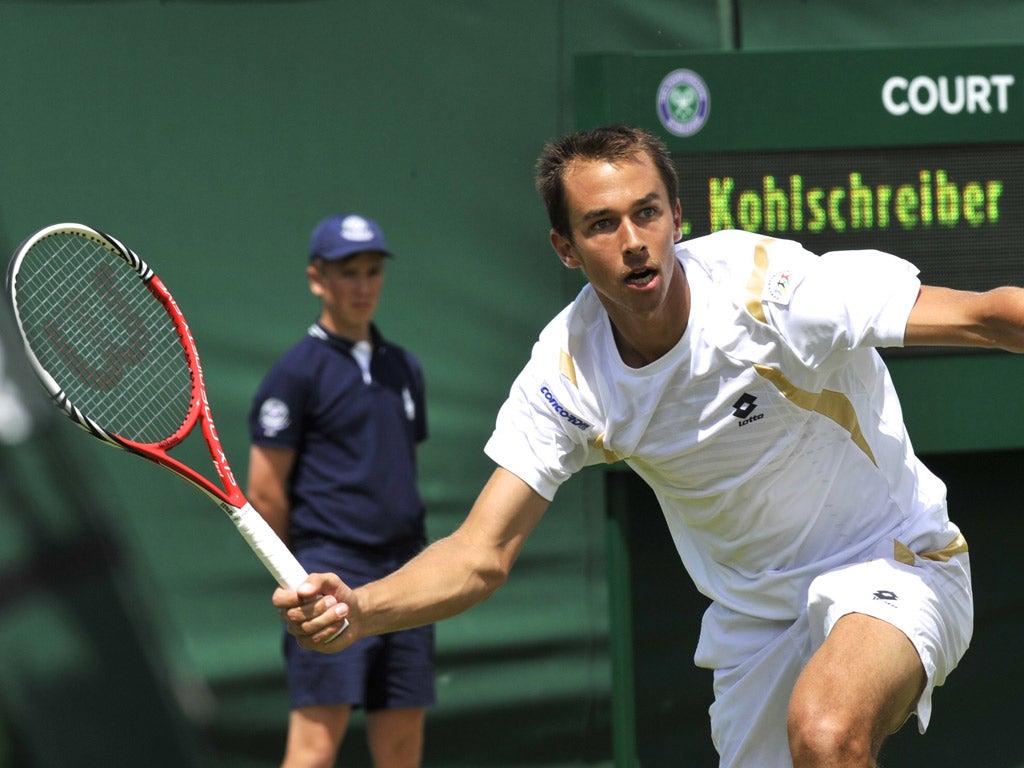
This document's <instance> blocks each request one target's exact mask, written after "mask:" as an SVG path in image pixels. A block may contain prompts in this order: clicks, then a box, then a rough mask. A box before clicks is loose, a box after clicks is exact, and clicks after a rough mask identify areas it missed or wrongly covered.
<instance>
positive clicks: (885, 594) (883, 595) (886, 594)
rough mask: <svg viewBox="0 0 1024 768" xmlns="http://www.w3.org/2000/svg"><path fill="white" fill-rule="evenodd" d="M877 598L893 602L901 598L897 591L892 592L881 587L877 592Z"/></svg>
mask: <svg viewBox="0 0 1024 768" xmlns="http://www.w3.org/2000/svg"><path fill="white" fill-rule="evenodd" d="M875 600H887V601H889V602H893V601H895V600H899V598H898V597H897V596H896V593H895V592H890V591H889V590H888V589H880V590H878V591H877V592H875Z"/></svg>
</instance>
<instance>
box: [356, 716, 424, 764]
mask: <svg viewBox="0 0 1024 768" xmlns="http://www.w3.org/2000/svg"><path fill="white" fill-rule="evenodd" d="M425 720H426V708H424V707H408V708H402V709H377V710H374V711H372V712H367V714H366V739H367V742H368V743H369V746H370V754H371V755H373V764H374V766H375V768H417V766H419V765H420V761H421V760H422V756H423V729H424V721H425Z"/></svg>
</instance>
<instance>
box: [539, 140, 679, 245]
mask: <svg viewBox="0 0 1024 768" xmlns="http://www.w3.org/2000/svg"><path fill="white" fill-rule="evenodd" d="M641 153H645V154H647V156H648V157H650V158H651V161H652V162H653V163H654V166H655V167H656V168H657V169H658V173H659V174H660V175H661V180H662V181H663V182H664V184H665V189H666V190H667V191H668V199H669V202H670V203H674V202H675V200H676V198H677V197H678V196H679V179H678V177H677V176H676V169H675V166H673V165H672V157H671V155H669V152H668V148H667V147H666V146H665V143H664V142H663V141H662V140H661V139H659V138H658V137H657V136H655V135H653V134H651V133H648V132H647V131H644V130H642V129H640V128H633V127H631V126H628V125H606V126H602V127H600V128H592V129H589V130H583V131H577V132H575V133H570V134H568V135H566V136H563V137H562V138H560V139H557V140H555V141H552V142H549V143H548V144H547V145H546V146H545V147H544V151H543V153H542V154H541V156H540V158H539V159H538V160H537V168H536V177H535V184H536V187H537V192H538V194H540V196H541V199H542V200H543V201H544V205H545V207H546V208H547V211H548V220H549V221H550V222H551V228H552V229H553V230H555V232H557V233H558V234H560V235H561V236H562V237H565V238H567V239H569V240H570V241H571V240H572V229H571V227H570V225H569V208H568V204H567V203H566V200H565V171H566V169H567V168H568V166H569V165H570V164H571V163H572V161H574V160H605V161H609V162H615V161H618V160H622V159H624V158H627V157H631V156H633V155H636V154H641Z"/></svg>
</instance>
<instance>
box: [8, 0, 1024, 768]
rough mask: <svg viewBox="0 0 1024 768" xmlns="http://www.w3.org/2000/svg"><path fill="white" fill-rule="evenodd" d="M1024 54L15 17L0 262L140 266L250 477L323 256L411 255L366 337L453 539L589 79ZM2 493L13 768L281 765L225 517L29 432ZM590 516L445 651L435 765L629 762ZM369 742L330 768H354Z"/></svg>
mask: <svg viewBox="0 0 1024 768" xmlns="http://www.w3.org/2000/svg"><path fill="white" fill-rule="evenodd" d="M1022 37H1024V10H1022V6H1021V5H1020V4H1019V3H1017V2H987V3H984V4H983V6H982V7H980V8H978V7H970V8H968V7H966V6H963V5H962V4H960V3H958V2H952V0H941V1H940V2H932V3H919V4H914V5H907V4H898V5H895V4H891V3H888V2H882V0H870V1H865V2H855V3H850V2H840V1H839V0H830V1H829V2H824V1H822V2H814V3H810V2H806V1H802V0H782V1H781V2H773V3H761V2H756V0H737V1H736V2H726V1H724V0H723V1H721V2H716V1H715V0H702V1H701V0H523V1H522V2H516V3H509V2H493V1H492V0H438V1H437V2H432V3H420V2H413V1H412V0H390V1H389V0H382V1H381V2H377V3H354V2H351V1H350V0H320V1H314V0H309V1H304V0H293V1H290V2H288V1H281V2H251V3H247V2H229V1H222V2H213V1H211V2H202V1H200V0H181V1H177V0H163V1H158V0H107V1H105V2H100V1H97V2H91V1H88V0H81V1H79V2H72V1H67V2H56V1H52V2H47V1H45V0H41V1H39V2H28V1H25V2H12V1H11V0H0V94H2V101H0V104H2V111H0V179H2V181H3V183H2V184H0V250H5V251H6V252H8V253H9V252H11V251H13V249H14V248H15V247H16V245H17V243H18V242H19V241H20V240H21V239H22V238H23V237H25V236H26V235H28V234H29V233H30V232H32V231H34V230H35V229H37V228H39V227H41V226H43V225H45V224H48V223H52V222H55V221H59V220H80V221H83V222H86V223H89V224H92V225H94V226H97V227H100V228H101V229H106V230H108V231H110V232H111V233H113V234H115V235H117V236H118V237H120V238H122V239H124V240H125V241H126V242H127V243H128V244H129V245H130V246H132V247H133V248H134V249H135V250H137V251H138V252H139V253H140V254H141V255H142V256H143V258H146V259H148V260H149V261H150V262H151V263H153V264H154V265H155V266H156V267H157V269H158V271H159V272H160V273H161V275H162V277H163V278H164V279H165V281H166V282H167V283H168V285H169V287H170V288H171V290H172V291H173V292H174V294H175V295H176V297H177V299H178V301H179V303H180V304H181V306H182V308H183V309H184V311H185V313H186V315H187V316H188V318H189V321H190V324H191V326H192V330H193V332H194V333H195V335H196V338H197V341H198V343H199V347H200V353H201V354H202V356H203V361H204V368H205V371H206V376H207V379H208V384H209V388H210V395H211V400H212V403H213V406H214V413H215V416H216V418H217V423H218V428H219V432H220V434H221V437H222V438H223V439H224V441H225V445H226V448H227V451H228V454H229V456H231V457H232V462H233V464H234V465H235V469H236V471H237V472H238V473H239V474H244V466H245V457H246V453H247V441H246V432H245V421H244V419H245V413H246V410H247V408H248V404H249V398H250V397H251V394H252V392H253V390H254V388H255V386H256V384H257V382H258V380H259V378H260V376H261V375H262V373H263V371H264V370H265V369H266V367H267V366H268V365H269V364H270V363H271V361H272V360H273V359H274V358H275V357H276V355H277V354H279V353H280V352H281V351H282V350H283V349H284V348H285V347H286V346H287V345H289V344H290V343H291V342H292V341H293V340H294V339H295V338H297V337H298V335H300V334H301V333H302V331H303V329H304V328H305V326H306V325H307V324H308V322H309V321H310V320H311V319H312V316H313V313H314V311H315V305H314V303H313V300H312V298H311V297H310V296H309V295H308V292H307V290H306V288H305V285H304V280H303V276H302V267H303V264H304V258H305V250H304V249H305V244H306V239H307V237H308V233H309V230H310V228H311V227H312V225H313V224H314V223H315V222H316V221H317V220H318V219H319V218H321V217H322V216H324V215H326V214H327V213H331V212H335V211H339V210H348V209H356V210H361V211H363V212H365V213H367V214H370V215H372V216H374V217H375V218H377V219H378V220H379V221H380V222H381V223H382V224H383V226H384V227H385V230H386V232H387V233H388V237H389V240H390V242H391V245H392V246H393V248H394V250H395V252H396V253H397V258H396V259H395V261H394V262H393V263H392V264H391V266H390V268H389V275H388V288H387V292H386V299H385V302H384V305H383V307H382V309H381V314H380V317H379V320H380V325H381V327H382V328H383V329H384V330H385V332H387V333H388V334H389V335H391V336H393V337H394V338H395V339H396V340H398V341H401V342H403V343H405V344H407V345H408V346H410V347H411V348H413V349H414V350H416V351H417V353H418V354H419V355H420V357H421V359H422V361H423V363H424V366H425V369H426V373H427V377H428V403H429V411H430V418H431V432H432V437H431V440H430V441H429V443H428V444H427V445H426V446H425V447H424V449H423V452H422V464H421V473H422V481H423V483H422V484H423V490H424V493H425V496H426V499H427V503H428V507H429V511H430V532H431V535H432V536H440V535H444V534H445V533H446V532H448V531H449V530H451V529H452V528H453V527H454V526H455V525H457V523H458V521H459V520H460V519H461V516H462V515H463V514H464V513H465V510H466V509H467V508H468V506H469V504H470V503H471V502H472V499H473V497H474V495H475V492H476V490H477V489H478V488H479V486H480V484H481V482H482V481H483V480H484V478H485V477H486V475H487V474H488V473H489V471H490V467H489V464H488V462H487V460H486V458H485V457H484V456H483V454H482V451H481V448H482V445H483V443H484V441H485V440H486V437H487V435H488V434H489V432H490V429H491V425H492V423H493V416H494V413H495V411H496V409H497V407H498V405H499V404H500V402H501V401H502V399H503V397H504V395H505V392H506V391H507V388H508V386H509V384H510V382H511V379H512V377H513V376H514V374H515V373H516V372H517V371H518V369H519V367H520V365H521V364H522V362H523V361H524V360H525V359H526V356H527V354H528V351H529V346H530V344H531V342H532V340H533V338H534V336H535V334H536V332H537V330H538V329H539V328H540V326H541V325H542V324H543V322H544V321H545V320H546V319H547V318H548V317H550V316H551V315H552V314H554V312H556V311H557V310H558V309H559V308H560V307H561V306H562V305H563V304H564V303H565V302H566V301H567V300H568V299H570V298H571V296H572V295H573V294H574V293H575V291H576V290H577V289H578V287H579V283H578V278H577V277H576V275H575V274H572V273H568V272H566V271H565V270H564V269H562V268H561V266H560V265H559V263H558V262H557V260H556V259H555V258H554V256H553V254H552V253H551V251H550V246H549V245H548V242H547V234H546V224H545V219H544V215H543V211H542V209H541V207H540V205H539V203H538V202H537V201H536V200H535V195H534V193H533V190H532V184H531V172H532V164H533V160H534V158H535V157H536V155H537V153H538V152H539V150H540V148H541V146H542V144H543V142H544V141H546V140H547V139H549V138H551V137H552V136H555V135H557V134H559V133H561V132H563V131H564V130H566V129H568V128H570V127H572V125H573V123H574V114H575V110H574V103H573V96H572V93H573V82H572V72H573V61H574V58H575V56H577V55H578V54H584V53H595V52H616V51H633V50H653V49H663V50H701V49H720V48H730V47H743V48H778V47H821V46H826V47H827V46H838V45H851V44H856V45H875V44H888V43H898V44H908V43H926V42H927V43H947V42H948V43H957V44H962V43H964V42H970V41H976V42H1020V41H1021V38H1022ZM8 336H9V334H8ZM5 361H6V366H5V370H6V371H7V372H8V373H11V372H12V369H13V368H15V366H16V362H17V360H16V356H15V355H13V354H12V352H11V351H10V350H8V351H7V354H6V356H5ZM13 372H14V373H17V371H13ZM22 391H23V393H25V394H26V396H28V393H29V392H30V391H31V385H29V387H28V388H27V389H26V388H25V387H23V388H22ZM36 413H38V414H45V413H46V411H45V410H41V411H37V412H36ZM4 414H6V415H4ZM0 415H3V417H4V418H8V419H9V418H12V417H11V416H10V412H9V411H7V412H5V411H0ZM0 467H2V469H3V471H2V474H0V482H2V484H3V485H2V487H3V494H2V495H0V766H3V767H4V768H7V766H15V765H17V766H50V765H65V766H67V765H75V766H94V765H95V766H99V765H115V764H136V763H138V764H144V763H145V764H149V765H158V764H166V765H178V766H186V765H197V766H198V765H202V766H210V767H213V766H217V767H219V766H270V765H275V764H276V763H277V761H278V760H279V756H280V753H281V748H282V744H283V735H284V722H285V717H286V709H287V704H286V700H285V696H284V689H283V680H282V677H281V664H280V660H279V656H278V648H277V645H278V631H279V628H278V625H277V622H276V618H275V616H274V614H273V611H272V610H271V608H270V606H269V595H270V591H271V588H272V584H271V583H270V582H269V580H268V577H267V576H266V574H265V573H264V572H263V571H262V569H261V567H260V566H259V564H258V563H257V562H256V561H255V560H254V559H253V558H252V556H251V555H250V553H249V552H248V551H247V550H246V548H245V546H244V544H243V543H242V542H241V541H240V540H239V539H238V538H237V536H236V534H235V533H234V532H233V531H232V530H231V526H230V525H229V524H227V522H226V521H224V520H222V519H220V517H219V513H218V512H217V511H216V509H215V508H214V507H212V506H211V505H210V504H209V502H207V501H206V500H205V499H204V498H202V497H201V496H200V495H199V494H198V493H196V492H195V491H193V490H191V489H189V488H187V487H184V486H182V485H181V484H180V483H179V482H178V481H176V480H174V479H173V478H171V477H170V476H169V475H165V474H164V473H161V472H160V471H158V470H156V469H154V468H152V467H150V466H148V465H146V464H144V463H142V462H140V461H138V460H135V459H132V458H130V457H126V456H123V455H119V454H116V453H115V452H113V451H109V450H107V449H103V448H102V447H98V446H95V445H93V443H92V442H91V441H90V439H89V438H87V437H86V436H85V435H84V434H81V433H78V432H77V431H75V430H73V428H71V427H70V426H69V425H68V424H65V423H63V422H60V423H54V422H53V421H52V419H48V418H46V417H45V416H41V415H40V416H39V417H38V421H37V424H36V433H35V436H34V437H33V438H32V439H30V440H28V441H27V442H17V443H12V444H8V445H7V446H5V447H4V448H3V449H2V452H0ZM604 507H605V500H604V486H603V482H602V477H601V475H600V474H599V473H596V472H589V473H585V474H584V475H583V476H582V477H580V478H577V479H576V480H575V481H573V482H572V483H570V484H569V485H568V486H567V487H566V488H565V489H564V490H563V491H562V492H560V494H559V498H558V499H557V500H556V503H555V504H554V505H553V506H552V509H551V511H550V512H549V513H548V515H547V517H546V518H545V520H544V521H543V522H542V524H541V526H540V527H539V528H538V530H537V531H536V533H535V534H534V536H533V538H532V539H531V541H530V542H529V544H528V546H527V548H526V551H525V552H524V554H523V557H522V558H521V560H520V563H519V564H518V565H517V568H516V572H515V573H514V574H513V578H512V581H511V583H510V584H509V585H508V586H507V587H506V588H505V589H503V590H502V591H501V592H500V593H499V594H498V595H496V596H495V597H494V598H492V600H491V601H489V602H488V603H487V604H485V605H483V606H480V607H478V608H476V609H474V610H473V611H471V612H469V613H467V614H465V615H463V616H460V617H458V618H456V619H453V620H451V621H449V622H446V623H445V624H443V625H442V626H441V627H440V628H439V654H440V660H439V675H438V685H439V696H440V703H439V705H438V707H437V708H436V709H435V710H434V711H433V712H432V713H431V716H430V719H429V725H428V744H427V763H428V765H434V766H458V765H465V766H486V765H491V766H524V765H546V766H556V765H575V764H609V763H610V762H611V760H612V752H613V750H612V715H611V707H612V683H611V671H610V664H609V651H608V640H607V638H608V634H609V631H614V627H613V628H611V629H610V628H609V626H608V604H607V578H606V576H607V572H606V571H607V564H606V553H605V539H604V535H605V532H604ZM99 542H102V546H98V543H99ZM695 639H696V638H695V636H694V637H692V638H691V637H688V636H687V637H681V638H680V643H679V645H680V647H681V648H682V650H681V651H680V653H679V659H678V660H677V661H678V663H681V664H689V657H690V649H691V648H692V644H693V642H694V641H695ZM703 693H704V692H701V694H702V695H703ZM696 727H700V724H699V723H698V724H697V726H696ZM128 733H142V734H145V737H144V739H140V740H138V741H134V742H133V740H132V739H129V738H126V734H128ZM142 740H144V741H145V743H147V744H148V745H149V748H148V749H147V750H146V755H147V757H146V758H145V761H143V760H142V759H137V755H136V754H135V753H134V752H133V747H132V746H131V745H132V744H133V743H134V744H138V743H140V741H142ZM361 741H362V737H361V734H360V733H359V732H358V729H357V731H356V732H354V733H353V734H352V736H351V738H350V739H349V740H348V742H347V743H346V744H345V746H344V747H343V760H342V764H345V765H360V764H366V757H365V750H364V748H363V747H362V744H361Z"/></svg>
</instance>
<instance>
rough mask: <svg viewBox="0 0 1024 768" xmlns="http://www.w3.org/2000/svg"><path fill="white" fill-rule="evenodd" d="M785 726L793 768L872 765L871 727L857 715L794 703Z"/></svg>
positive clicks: (791, 705)
mask: <svg viewBox="0 0 1024 768" xmlns="http://www.w3.org/2000/svg"><path fill="white" fill-rule="evenodd" d="M787 727H788V735H789V749H790V753H791V754H792V756H793V766H794V768H816V767H817V766H851V767H852V766H858V767H861V768H869V766H873V765H875V762H874V760H875V748H874V743H873V742H874V740H873V738H872V735H871V728H870V727H867V726H866V724H865V723H864V722H863V721H862V719H861V718H860V717H858V716H857V714H856V713H852V712H842V711H838V710H835V709H832V708H829V707H823V706H814V705H811V704H810V703H808V702H799V701H795V702H792V703H791V704H790V708H789V717H788V721H787Z"/></svg>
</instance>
